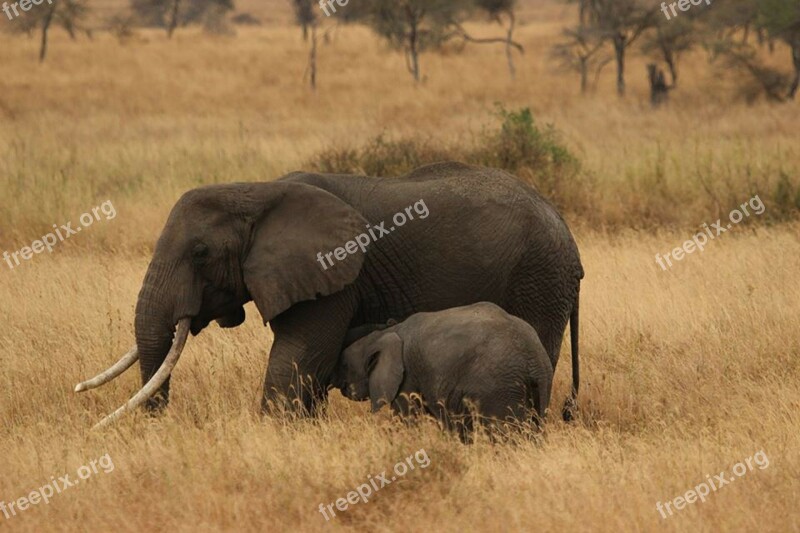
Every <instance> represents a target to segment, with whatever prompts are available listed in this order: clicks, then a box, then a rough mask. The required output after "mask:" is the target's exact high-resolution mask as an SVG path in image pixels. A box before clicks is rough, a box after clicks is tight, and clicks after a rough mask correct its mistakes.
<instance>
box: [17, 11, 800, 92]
mask: <svg viewBox="0 0 800 533" xmlns="http://www.w3.org/2000/svg"><path fill="white" fill-rule="evenodd" d="M286 1H287V2H288V4H290V5H291V7H292V9H293V11H294V15H295V21H296V22H297V24H298V25H299V26H300V28H301V29H302V35H303V38H304V39H306V40H307V41H308V42H309V57H308V63H309V64H308V69H307V74H308V76H307V78H308V79H309V80H310V84H311V86H312V88H316V84H317V60H318V53H317V51H318V47H319V46H320V44H321V43H324V42H325V41H327V39H328V37H329V33H330V32H331V31H332V29H333V28H335V27H337V26H339V25H342V24H364V25H366V26H368V27H369V28H371V29H372V30H373V31H374V32H375V33H376V35H378V36H379V37H380V38H381V39H383V40H385V41H386V42H387V43H388V44H389V45H391V46H392V47H393V48H395V49H397V50H398V51H400V52H401V53H403V55H404V57H405V59H406V66H407V68H408V71H409V73H410V74H411V76H412V77H413V79H414V80H415V81H416V82H420V81H423V80H424V75H423V68H422V63H421V59H420V57H421V55H422V54H424V53H426V52H436V51H439V50H442V48H443V47H445V46H446V45H452V44H455V45H457V46H461V47H463V46H465V45H467V44H489V45H492V44H496V45H500V46H501V47H502V49H503V50H504V52H505V61H506V62H507V64H508V70H509V75H510V77H511V78H512V79H513V78H514V76H515V73H516V71H517V66H516V64H515V57H516V55H517V54H521V53H523V52H524V49H523V46H522V45H521V44H520V43H519V42H517V41H516V40H515V38H514V32H515V30H516V28H517V26H518V21H517V15H516V12H517V9H518V1H517V0H286ZM564 1H565V2H566V3H573V4H575V5H576V14H575V17H576V20H575V24H574V25H571V26H570V27H567V28H564V30H563V38H562V39H561V40H560V42H558V43H557V44H556V45H554V46H553V48H552V50H551V55H552V59H553V60H554V61H556V62H557V63H558V64H559V65H560V66H561V67H562V68H564V69H568V70H570V71H574V72H576V74H577V75H578V76H579V79H580V88H581V91H582V92H589V91H590V90H592V88H593V86H594V84H595V83H596V80H597V78H598V77H599V75H600V72H601V71H602V69H603V68H604V67H605V66H606V65H609V64H612V63H613V64H614V65H615V66H616V81H617V92H618V93H619V95H620V96H624V95H625V89H626V82H625V80H626V70H625V65H626V61H625V60H626V56H627V55H628V54H629V53H631V52H637V53H640V54H643V55H644V56H646V57H648V58H649V59H650V60H651V64H650V65H649V66H648V71H649V77H650V86H651V98H652V103H653V104H654V105H658V104H660V103H662V102H664V101H665V100H666V99H667V97H668V95H669V91H670V90H672V89H674V88H675V87H677V85H678V80H679V77H680V76H679V74H680V68H679V65H680V59H681V57H682V55H684V54H685V53H687V52H689V51H692V50H695V49H701V50H704V51H705V52H706V53H707V55H708V58H709V61H710V62H711V64H712V65H714V66H715V67H717V68H723V69H726V70H728V71H732V72H734V73H735V74H736V75H737V76H738V79H739V80H740V83H739V87H740V90H741V93H742V95H743V96H744V97H745V98H746V99H748V100H754V99H756V98H758V97H761V96H764V97H766V98H768V99H770V100H773V101H776V102H785V101H792V100H794V99H795V96H796V94H797V91H798V87H800V0H727V1H726V2H721V1H716V2H712V1H710V0H677V1H675V2H662V3H661V4H658V3H656V2H654V1H653V0H564ZM29 7H31V6H29ZM32 7H33V8H32V9H29V10H28V11H27V12H25V13H24V16H19V17H17V18H16V19H14V20H12V21H11V22H10V23H9V24H8V26H9V27H10V28H11V30H12V31H18V32H23V33H27V34H29V35H31V36H33V35H34V34H35V33H37V32H38V34H39V36H40V41H41V46H40V54H39V58H40V60H41V61H43V60H44V59H45V57H46V53H47V42H48V30H49V29H51V27H53V26H60V27H62V28H63V29H64V30H66V31H67V32H68V33H69V35H70V36H71V37H72V38H77V36H78V35H79V34H84V33H85V34H86V35H87V36H88V37H89V38H91V36H92V31H91V30H90V28H89V27H88V26H87V24H86V21H87V20H88V19H89V16H90V14H91V12H92V7H93V4H92V0H58V1H57V2H53V3H52V4H47V3H44V4H42V5H39V6H35V5H34V6H32ZM235 8H236V6H235V0H130V3H129V6H128V8H127V9H126V10H124V11H122V12H120V13H117V14H114V15H111V16H110V17H108V18H107V20H106V21H105V24H104V25H103V28H104V29H107V30H108V31H110V32H112V33H113V34H114V35H116V36H117V38H118V39H119V40H120V42H123V43H125V42H127V41H128V40H130V39H131V38H132V37H133V36H134V35H135V31H136V28H140V27H151V28H163V29H164V30H165V32H166V35H167V36H168V37H170V38H171V37H172V36H173V34H174V33H175V31H176V30H177V29H179V28H181V27H185V26H188V25H190V24H199V25H202V27H203V28H204V29H205V30H206V31H208V32H210V33H217V34H229V35H233V34H235V32H234V30H233V26H234V25H257V24H259V23H260V22H259V20H258V19H257V18H256V17H254V16H253V15H251V14H249V13H237V12H236V10H235ZM481 19H482V20H488V21H491V22H493V23H496V24H497V27H498V32H497V34H496V35H495V36H490V37H481V38H479V37H476V36H474V35H472V34H470V33H469V32H468V31H467V30H466V29H465V27H464V23H465V22H466V21H468V20H481ZM775 53H780V54H782V57H785V58H786V61H785V64H786V66H785V67H781V68H775V67H773V66H771V64H768V63H767V62H766V61H765V58H766V57H767V56H768V55H769V54H775ZM780 62H781V63H783V62H784V61H783V60H781V61H780ZM664 69H666V73H667V74H668V75H667V74H665V70H664ZM592 80H594V81H592Z"/></svg>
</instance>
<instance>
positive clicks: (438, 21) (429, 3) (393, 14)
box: [337, 0, 522, 82]
mask: <svg viewBox="0 0 800 533" xmlns="http://www.w3.org/2000/svg"><path fill="white" fill-rule="evenodd" d="M473 9H474V4H473V2H471V1H470V2H465V1H464V0H372V1H371V2H363V3H361V4H355V5H353V4H351V5H349V6H348V7H347V9H346V10H342V14H341V16H340V18H341V19H342V20H344V21H348V22H352V21H361V22H364V23H366V24H367V25H368V26H369V27H370V28H372V30H373V31H374V32H375V33H377V34H378V35H379V36H380V37H382V38H384V39H385V40H386V41H387V42H388V43H389V44H390V45H391V46H392V47H394V48H395V49H397V50H401V51H402V52H403V54H404V56H405V60H406V67H407V68H408V71H409V73H411V75H412V76H413V77H414V81H415V82H419V81H420V80H421V68H420V59H419V58H420V55H421V54H422V53H423V52H426V51H430V50H438V49H441V47H442V46H443V45H444V44H445V43H446V42H448V41H450V40H452V39H461V40H462V41H463V42H465V43H466V42H470V43H481V44H485V43H506V44H508V45H510V46H513V47H514V48H517V49H518V50H520V51H522V46H521V45H520V44H519V43H517V42H514V41H513V40H512V39H511V38H509V37H504V38H476V37H473V36H472V35H470V34H469V33H468V32H467V31H466V30H465V29H464V27H463V26H462V25H461V23H462V22H463V21H464V20H465V19H466V18H467V17H468V16H469V15H470V13H472V10H473ZM337 16H339V15H338V14H337Z"/></svg>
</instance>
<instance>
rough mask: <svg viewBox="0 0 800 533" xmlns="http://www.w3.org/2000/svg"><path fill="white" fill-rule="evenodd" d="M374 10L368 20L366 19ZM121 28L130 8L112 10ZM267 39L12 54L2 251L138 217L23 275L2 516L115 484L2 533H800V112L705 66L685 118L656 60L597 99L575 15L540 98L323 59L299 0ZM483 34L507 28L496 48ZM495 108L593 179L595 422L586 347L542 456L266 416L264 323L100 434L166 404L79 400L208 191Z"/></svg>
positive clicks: (252, 315)
mask: <svg viewBox="0 0 800 533" xmlns="http://www.w3.org/2000/svg"><path fill="white" fill-rule="evenodd" d="M351 1H354V0H351ZM99 4H101V5H102V7H104V8H107V9H112V8H113V7H115V6H116V5H119V3H115V2H109V3H108V5H106V4H105V3H99ZM241 4H242V6H243V7H242V8H241V9H242V10H246V11H251V12H253V13H254V14H257V15H258V16H260V17H261V18H262V19H263V20H265V24H264V25H263V26H261V27H257V28H238V29H237V32H238V33H237V35H236V36H235V37H209V36H207V35H203V34H202V33H201V32H200V31H198V30H196V29H193V28H189V29H179V30H178V32H177V33H176V36H175V38H174V39H173V40H172V41H167V40H166V38H165V36H164V33H163V31H161V32H160V31H139V32H138V37H137V38H136V39H134V40H133V41H132V42H130V43H129V44H127V45H126V46H121V45H120V44H119V43H118V42H117V41H116V40H115V39H114V38H113V37H111V36H110V35H108V34H105V33H102V32H100V33H98V34H97V35H95V38H94V41H88V40H87V39H85V38H84V39H79V40H78V41H75V42H73V41H70V40H69V39H68V37H67V36H66V35H65V34H63V33H62V32H60V31H54V32H53V35H52V44H51V50H50V55H49V57H48V60H47V61H46V62H45V63H44V64H42V65H39V64H37V63H36V53H37V42H36V41H35V40H29V39H27V38H25V37H20V36H11V35H5V34H0V200H1V201H0V252H2V251H4V250H7V251H9V252H13V251H16V250H18V249H20V248H21V247H23V246H26V245H30V243H31V241H33V240H35V239H38V238H40V237H41V236H42V235H44V234H45V233H47V232H48V231H50V230H51V228H52V225H53V224H63V223H66V222H67V221H73V222H75V221H77V218H78V216H79V215H80V214H81V213H83V212H85V211H87V210H89V209H91V208H92V207H94V206H96V205H99V204H100V203H101V202H103V201H106V200H111V201H112V202H113V205H114V206H115V207H116V210H117V217H116V218H114V219H113V220H108V221H103V222H96V223H95V224H94V225H93V226H92V227H91V229H88V228H87V229H86V230H84V231H83V232H82V233H80V234H79V235H77V236H73V237H72V238H70V239H69V240H68V241H65V242H64V243H61V244H59V245H57V246H56V248H55V249H54V251H53V253H52V254H46V253H45V254H43V255H36V256H34V258H33V259H32V260H30V261H26V262H25V263H24V264H23V265H21V266H19V267H18V268H15V269H13V270H11V269H9V268H8V267H7V264H6V263H5V262H2V263H0V501H5V502H9V501H12V500H15V499H17V498H19V497H22V496H26V495H27V494H28V493H29V492H30V491H31V490H33V489H36V488H38V487H40V486H42V485H44V484H46V483H47V482H48V481H49V480H50V478H51V476H56V477H58V476H62V475H64V474H65V473H70V474H71V475H72V476H73V477H74V472H75V471H76V470H77V468H78V467H79V466H81V465H83V464H86V463H88V462H89V461H91V460H92V459H97V458H98V457H100V456H102V455H104V454H106V453H108V454H109V455H110V456H111V458H112V459H113V462H114V466H115V468H114V470H113V472H110V473H108V474H103V473H102V472H101V473H100V474H97V475H94V476H92V477H91V478H90V479H88V480H86V481H85V482H83V483H82V484H81V485H78V486H76V487H73V488H70V489H69V490H67V491H65V492H64V493H62V494H60V495H56V496H54V497H53V498H52V500H51V502H50V503H49V504H48V505H43V504H39V505H36V506H33V507H32V508H30V509H28V510H26V511H24V512H21V513H19V514H18V515H17V516H15V517H12V518H10V519H5V517H3V516H2V515H0V531H119V532H122V531H148V530H152V531H197V530H199V531H218V530H226V531H255V530H259V531H264V530H266V531H286V530H293V531H327V530H341V529H347V530H357V531H503V530H509V531H557V530H567V529H569V530H572V531H660V530H665V531H775V532H783V531H800V513H799V512H798V510H797V502H798V501H800V475H799V474H800V414H798V413H800V411H799V410H798V408H800V387H799V386H798V384H799V383H800V381H799V380H800V358H798V354H799V353H800V283H798V273H799V272H800V238H798V235H799V232H800V226H798V223H797V222H795V221H793V220H792V219H793V217H792V216H791V213H788V214H787V212H786V209H787V207H786V206H787V205H789V204H791V201H789V202H788V204H787V201H786V194H787V192H786V188H787V187H788V188H789V190H790V193H789V195H790V196H791V194H793V193H794V191H797V187H798V181H799V180H798V170H800V142H798V141H800V126H799V125H798V124H800V108H798V105H797V104H796V103H794V104H787V105H781V106H777V105H768V104H765V103H756V104H754V105H752V106H747V105H745V104H742V103H740V102H739V101H738V100H737V99H736V98H735V97H734V95H733V91H732V88H731V83H730V80H729V79H728V78H727V77H726V76H725V75H724V73H723V74H720V73H718V72H717V71H714V70H712V69H711V67H709V65H708V63H707V62H706V60H705V58H704V57H703V56H702V54H700V53H698V54H696V55H692V56H689V57H687V58H686V59H685V61H684V63H683V65H682V81H685V83H683V85H682V86H681V88H680V89H679V90H677V91H675V92H674V93H672V94H671V104H670V105H669V106H668V107H665V108H662V109H659V110H657V111H654V110H651V109H650V107H649V102H648V95H647V85H646V78H645V66H644V65H645V63H646V61H645V60H644V59H642V58H641V57H638V55H636V56H634V57H632V58H631V59H630V62H629V63H630V64H629V70H628V72H629V75H628V78H629V85H630V87H629V96H628V98H626V99H625V100H622V101H620V100H619V99H618V98H617V97H616V95H615V94H614V87H613V79H612V75H611V68H609V70H607V71H606V72H605V73H604V75H603V76H602V77H601V78H600V83H599V85H598V88H597V91H596V93H594V94H592V95H590V96H588V97H585V98H584V97H581V96H580V95H579V94H578V80H577V78H576V76H574V75H572V74H568V73H562V72H558V71H557V70H556V69H555V66H554V65H553V64H552V62H550V61H549V60H548V57H547V53H548V49H549V47H550V46H551V45H552V44H553V43H554V42H555V41H556V40H557V39H558V35H559V32H560V30H561V28H562V27H563V26H565V25H566V24H568V23H570V22H571V20H572V19H573V18H574V11H573V8H571V7H565V6H563V5H560V4H552V3H547V2H541V3H539V2H532V3H530V4H526V5H525V6H524V9H523V10H522V12H521V16H520V19H521V25H520V28H519V30H518V35H519V40H520V41H521V42H522V43H523V44H524V45H525V47H526V53H525V55H524V56H522V57H519V58H518V59H517V64H518V70H519V72H518V77H517V80H516V81H515V82H513V83H512V82H511V81H510V80H509V77H508V73H507V70H506V65H505V57H504V55H503V50H502V48H495V47H491V46H484V47H469V46H468V47H467V48H466V50H464V51H463V52H461V53H458V52H457V51H456V50H450V51H449V52H447V53H445V54H425V55H423V56H422V68H423V73H424V74H425V75H426V76H427V80H426V81H425V83H424V84H422V85H421V86H419V87H415V86H414V85H413V83H412V80H411V78H410V76H409V75H408V74H407V73H406V71H405V67H404V65H403V58H402V56H401V55H400V54H397V53H395V52H393V51H391V50H388V49H387V48H386V47H385V46H384V45H383V44H382V43H381V42H379V41H378V40H377V39H376V38H375V37H374V36H373V35H372V34H371V33H370V32H369V31H368V30H366V29H364V28H361V27H344V28H340V29H339V30H337V32H336V33H335V35H334V37H333V39H332V41H331V42H330V43H327V44H325V45H324V46H323V47H322V48H321V50H320V73H319V76H320V81H319V83H320V88H319V91H318V92H317V94H313V93H312V92H310V91H309V90H308V88H307V87H306V85H305V84H304V83H303V81H302V76H303V71H304V69H305V61H306V54H307V48H306V44H304V43H303V41H302V39H301V35H300V30H299V29H298V28H296V27H294V26H290V25H289V21H290V16H289V12H288V10H287V8H286V6H284V4H283V3H280V2H264V3H263V4H262V3H260V2H255V1H250V2H241ZM470 28H471V29H472V30H474V32H475V33H476V34H483V35H493V34H497V33H498V32H499V27H497V26H491V25H489V24H488V23H477V22H476V23H473V24H471V25H470ZM495 102H502V103H503V105H505V106H506V107H507V108H509V109H517V108H521V107H529V108H530V109H531V110H532V112H533V115H534V117H535V119H536V121H537V123H539V124H546V123H553V124H554V125H555V126H556V127H557V128H558V130H559V131H560V132H561V135H562V140H563V142H564V143H565V144H566V145H567V146H568V147H569V148H570V150H571V151H573V153H574V154H575V155H576V156H577V157H578V158H579V159H580V161H581V170H580V173H579V175H577V176H576V177H575V182H574V184H569V185H568V187H570V190H571V191H572V193H574V194H572V195H567V197H568V198H571V197H574V198H579V199H580V200H581V201H582V202H584V203H583V204H581V205H580V208H579V209H578V208H575V207H574V206H573V208H570V206H566V207H565V212H566V213H567V219H568V222H569V223H570V226H571V227H572V229H573V231H574V233H575V236H576V239H577V241H578V244H579V246H580V249H581V254H582V259H583V264H584V267H585V270H586V278H585V280H584V283H583V285H582V291H581V292H582V298H581V303H582V309H581V318H582V320H581V326H582V331H581V335H582V338H581V352H582V356H583V358H582V377H583V381H582V391H581V398H580V416H579V418H578V420H577V421H576V422H574V423H571V424H565V423H563V422H561V421H560V420H559V417H558V414H559V413H558V411H559V410H560V406H561V404H562V403H563V400H564V398H565V397H566V394H567V392H568V387H569V375H570V374H569V371H570V367H569V356H568V354H569V342H568V340H567V341H565V343H564V347H563V349H562V356H561V363H560V365H559V367H558V369H557V372H556V386H555V390H554V394H553V406H554V407H556V409H554V410H553V412H552V413H551V416H550V419H549V420H548V423H547V424H546V427H545V431H544V434H543V436H542V438H541V439H538V440H532V439H528V438H518V439H516V440H515V441H514V442H510V443H505V444H492V443H490V442H487V441H485V440H479V441H478V442H477V443H476V444H474V445H472V446H463V445H461V444H460V443H459V442H458V441H457V439H455V438H453V437H451V436H448V435H444V434H442V433H440V432H439V431H438V430H437V429H436V427H435V426H433V425H432V424H421V425H419V426H417V427H411V428H407V427H405V426H403V425H401V424H398V423H396V422H394V421H392V420H390V418H389V417H388V416H387V415H386V414H385V413H382V414H381V415H379V416H371V415H370V414H369V413H368V410H367V406H366V405H363V404H358V403H354V402H349V401H347V400H345V399H344V398H342V397H341V395H340V394H339V393H338V392H334V393H333V394H332V395H331V398H332V402H331V404H330V406H329V408H328V409H327V412H326V413H324V415H323V416H321V417H320V418H319V419H317V420H308V421H301V422H288V421H282V420H277V419H262V418H261V417H260V416H259V414H258V401H259V400H258V399H259V394H260V386H261V382H262V379H263V374H264V370H265V368H266V363H267V354H268V351H269V346H270V342H271V338H272V337H271V333H270V331H269V329H268V328H265V327H263V326H261V324H260V322H261V321H260V317H259V316H258V314H257V312H256V310H255V308H254V307H253V306H252V304H249V305H248V306H247V313H248V317H249V318H248V320H247V322H246V323H245V324H244V325H243V326H242V327H240V328H237V329H233V330H221V329H219V328H218V327H217V326H215V325H214V326H211V327H209V328H208V329H207V330H206V331H204V332H203V333H202V334H201V335H200V336H199V337H197V338H192V339H190V341H189V343H188V347H187V349H186V351H185V353H184V356H183V358H182V360H181V362H180V364H179V365H178V367H177V370H176V371H175V374H174V379H173V380H172V401H171V403H170V406H169V409H168V410H167V412H166V414H165V416H163V417H161V418H158V419H147V418H145V417H144V416H143V415H142V414H141V413H136V414H135V415H134V416H129V417H127V418H125V419H123V420H122V421H120V422H119V423H118V424H116V425H115V426H114V427H113V428H110V429H108V430H106V431H103V432H99V433H92V432H90V431H89V428H90V427H91V425H92V424H93V423H94V422H96V421H97V420H99V418H100V417H101V416H102V415H103V414H105V413H107V412H110V411H111V410H113V409H114V408H116V407H117V406H118V405H120V404H122V403H123V402H124V401H125V400H126V399H127V398H128V397H129V396H130V395H131V394H132V392H133V391H134V390H136V389H137V387H138V385H139V382H138V371H131V372H130V373H129V374H126V375H125V376H123V377H122V378H120V379H119V380H117V381H115V382H113V383H112V384H110V385H108V386H106V387H105V388H103V389H100V390H98V391H93V392H89V393H85V394H83V395H80V396H79V395H75V394H73V393H72V388H73V386H74V385H75V383H77V382H78V381H81V380H82V379H84V378H87V377H90V376H91V375H94V374H95V373H96V372H97V371H100V370H102V369H104V368H106V367H107V366H108V365H109V364H110V363H111V362H112V361H114V360H116V358H117V357H118V356H119V355H120V354H121V353H122V352H123V351H125V350H127V349H128V348H129V347H130V345H131V344H132V343H133V307H134V304H135V298H136V295H137V293H138V290H139V286H140V283H141V280H142V278H143V275H144V272H145V269H146V266H147V263H148V260H149V258H150V255H151V253H152V247H153V245H154V243H155V240H156V238H157V236H158V234H159V231H160V229H161V227H162V226H163V224H164V222H165V220H166V217H167V214H168V212H169V210H170V208H171V206H172V205H173V204H174V202H175V201H176V200H177V198H178V197H179V196H180V194H181V193H182V192H184V191H186V190H187V189H189V188H192V187H195V186H198V185H201V184H208V183H221V182H232V181H250V180H272V179H275V178H277V177H279V176H280V175H282V174H284V173H286V172H289V171H292V170H297V169H301V168H303V167H304V165H306V164H307V162H308V161H310V160H311V159H312V158H313V157H314V156H315V154H317V153H319V152H320V151H321V150H325V149H329V148H335V147H357V146H360V145H361V144H363V143H365V142H368V141H369V140H370V139H372V138H374V137H375V136H376V135H379V134H381V133H384V134H387V135H392V136H398V137H414V138H417V139H421V140H426V139H435V140H436V141H437V142H443V143H452V144H458V143H462V142H468V140H470V139H471V138H472V136H474V135H475V134H476V133H477V132H480V131H481V129H482V128H484V127H486V126H487V124H489V125H491V124H492V123H493V122H492V121H493V120H494V119H493V118H492V112H493V109H494V103H495ZM754 194H759V196H760V198H761V199H762V200H763V201H764V203H765V205H766V212H765V213H764V215H762V216H760V217H757V216H751V217H749V218H747V219H745V220H744V221H743V222H742V223H741V224H739V225H738V226H737V227H735V229H733V230H732V231H730V232H728V233H726V234H724V235H722V236H720V237H719V238H718V239H715V240H713V241H711V242H710V243H709V244H708V246H707V248H706V251H705V252H703V253H695V254H692V255H690V256H688V257H687V258H685V259H684V260H683V261H681V262H679V263H677V264H676V265H675V266H674V267H673V268H672V269H670V270H669V271H666V272H664V271H662V270H661V269H660V268H659V267H658V265H657V264H656V263H655V261H654V255H655V254H656V253H661V254H664V253H666V252H667V251H669V250H672V249H673V248H675V247H677V246H680V245H681V244H682V243H683V241H685V240H686V239H689V238H690V237H691V235H692V234H693V233H695V232H696V231H697V229H698V228H699V226H700V225H701V224H702V223H704V222H705V223H711V222H714V221H716V219H717V218H719V217H726V216H727V212H728V211H729V210H730V209H731V208H733V207H735V206H736V205H738V204H740V203H742V202H745V201H747V200H748V199H749V198H750V197H751V196H752V195H754ZM421 448H424V449H425V450H426V452H427V454H428V456H429V457H430V460H431V464H430V466H429V467H428V468H427V469H424V470H419V469H417V470H415V471H413V472H410V473H409V474H407V475H406V476H405V477H404V478H402V480H399V481H398V482H396V483H393V484H391V485H389V486H387V487H385V488H383V489H382V490H381V491H380V492H378V493H377V494H376V495H374V498H373V499H372V500H371V501H370V502H369V503H366V504H363V503H359V504H357V505H355V506H353V507H352V508H351V509H349V510H348V511H346V512H337V517H336V518H335V519H333V520H331V521H330V522H326V521H325V519H324V518H323V517H322V515H321V514H320V513H319V511H318V506H319V504H320V503H325V504H327V503H330V502H333V501H335V500H336V499H337V498H340V497H344V496H346V494H347V492H348V491H350V490H353V488H354V487H356V486H357V485H359V484H361V483H363V482H364V481H365V480H366V479H367V477H368V476H370V475H373V476H374V475H376V474H379V473H381V472H382V471H384V470H389V469H391V468H392V466H393V465H394V464H395V463H396V462H398V461H401V460H403V458H405V457H407V456H408V455H410V454H412V453H414V452H415V451H417V450H419V449H421ZM760 450H763V452H764V453H765V454H766V455H767V457H768V458H769V466H768V467H767V468H765V469H763V470H760V469H755V470H753V471H752V472H749V473H747V474H746V475H745V476H743V477H741V478H737V479H736V480H735V482H733V483H731V484H730V485H728V486H725V487H723V488H721V489H720V490H719V491H717V492H714V493H712V494H711V495H710V496H709V497H708V499H707V501H706V502H705V503H699V502H698V503H694V504H692V505H689V506H688V507H687V508H686V509H684V510H682V511H679V512H678V513H677V514H676V515H674V516H672V517H669V518H667V519H666V520H664V519H662V518H661V515H660V514H659V513H658V511H657V510H656V502H658V501H661V502H665V501H669V500H672V499H673V498H675V497H677V496H680V495H682V494H684V493H685V492H686V491H687V490H689V489H691V488H693V487H695V486H696V485H698V484H699V483H702V482H703V481H705V480H706V477H707V476H708V475H709V474H710V475H712V476H713V475H715V474H718V473H719V472H721V471H723V470H724V471H727V472H730V469H731V467H732V465H734V464H735V463H737V462H738V461H740V460H743V459H745V458H748V457H750V456H752V455H753V454H754V453H756V452H758V451H760Z"/></svg>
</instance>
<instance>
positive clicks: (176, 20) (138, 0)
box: [131, 0, 234, 39]
mask: <svg viewBox="0 0 800 533" xmlns="http://www.w3.org/2000/svg"><path fill="white" fill-rule="evenodd" d="M131 9H132V10H133V12H134V13H136V15H137V17H139V19H140V20H141V21H142V22H143V23H144V24H146V25H149V26H156V27H160V28H165V29H166V30H167V38H168V39H172V34H173V33H175V29H176V28H177V27H178V26H185V25H187V24H191V23H193V22H199V21H202V20H203V19H204V18H205V17H206V16H207V15H208V14H210V13H213V14H215V15H216V16H217V17H219V16H223V15H224V14H225V13H226V12H229V11H233V9H234V5H233V0H131Z"/></svg>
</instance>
